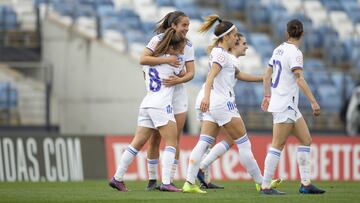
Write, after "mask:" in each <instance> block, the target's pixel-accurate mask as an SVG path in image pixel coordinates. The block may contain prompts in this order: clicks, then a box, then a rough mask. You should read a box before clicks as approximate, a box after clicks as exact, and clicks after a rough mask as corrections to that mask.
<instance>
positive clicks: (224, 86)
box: [183, 15, 262, 193]
mask: <svg viewBox="0 0 360 203" xmlns="http://www.w3.org/2000/svg"><path fill="white" fill-rule="evenodd" d="M216 21H218V22H219V24H218V25H216V27H215V31H214V34H215V38H216V41H215V43H214V44H213V45H212V46H210V47H209V52H210V58H209V59H210V70H209V73H208V76H207V79H206V82H205V84H204V85H203V87H202V89H201V90H200V92H199V94H198V97H197V100H196V108H197V110H198V119H199V120H200V121H202V123H201V134H200V138H199V141H198V143H197V144H196V146H195V147H194V149H193V151H192V152H191V154H190V160H189V165H188V170H187V176H186V182H185V184H184V186H183V192H189V193H206V191H203V190H201V189H200V188H199V187H198V186H197V185H195V178H196V174H197V173H198V171H199V165H200V160H201V157H202V156H203V155H204V153H205V151H206V150H207V149H208V148H209V146H211V144H212V143H213V141H214V139H215V137H216V136H217V133H218V129H219V128H220V126H224V128H225V130H226V131H227V133H228V134H229V135H230V137H231V138H232V139H233V140H234V142H235V143H236V145H237V147H238V150H239V155H240V159H241V160H242V163H243V164H244V165H246V168H247V169H248V172H249V173H250V175H251V176H252V177H253V178H254V179H260V178H262V177H261V173H260V169H259V167H258V166H257V163H256V161H255V160H254V157H253V154H252V151H251V143H250V141H249V139H248V137H247V135H246V130H245V126H244V123H243V121H242V119H241V117H240V115H239V112H238V110H237V108H236V104H235V95H234V89H233V87H234V84H235V80H236V78H235V69H236V68H235V66H234V62H233V58H232V57H231V53H229V52H228V50H229V49H233V48H234V47H235V44H236V42H237V29H236V27H235V25H233V23H231V22H229V21H223V20H221V19H220V18H219V16H217V15H212V16H207V17H206V21H205V23H204V24H203V25H202V26H201V28H200V32H205V31H208V30H209V29H210V28H211V27H212V25H213V24H214V23H215V22H216Z"/></svg>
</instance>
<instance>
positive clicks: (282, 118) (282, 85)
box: [260, 19, 325, 195]
mask: <svg viewBox="0 0 360 203" xmlns="http://www.w3.org/2000/svg"><path fill="white" fill-rule="evenodd" d="M287 35H288V39H287V41H286V42H284V43H282V44H281V45H280V46H278V47H277V48H275V50H274V52H273V55H272V57H271V59H270V61H269V67H268V68H267V70H266V72H265V76H264V82H263V83H264V98H263V101H262V104H261V108H262V109H263V110H264V111H268V112H272V114H273V123H274V125H273V139H272V144H271V148H270V149H269V150H268V153H267V156H266V158H265V169H264V179H263V182H262V184H261V190H260V193H261V194H267V195H279V194H285V193H284V192H280V191H277V190H275V189H273V188H270V181H271V178H272V177H273V175H274V172H275V169H276V167H277V165H278V162H279V159H280V155H281V151H282V149H283V148H284V145H285V143H286V140H287V138H288V136H289V135H290V133H291V132H292V131H293V132H294V135H295V137H296V138H297V139H298V140H299V142H300V146H299V147H298V151H297V162H298V165H299V171H300V177H301V186H300V189H299V192H300V193H303V194H322V193H324V192H325V191H324V190H322V189H319V188H317V187H316V186H315V185H313V184H311V181H310V145H311V136H310V132H309V129H308V127H307V125H306V123H305V120H304V118H303V117H302V115H301V113H300V111H299V108H298V102H299V88H300V89H301V91H302V92H303V93H304V94H305V96H306V97H307V99H308V100H309V101H310V103H311V108H312V110H313V115H314V116H319V115H320V106H319V104H318V103H317V101H316V99H315V97H314V95H313V94H312V92H311V90H310V88H309V86H308V84H307V82H306V81H305V79H304V74H303V55H302V53H301V51H300V50H299V46H300V43H301V38H302V36H303V35H304V29H303V24H302V23H301V22H300V21H299V20H297V19H295V20H291V21H289V22H288V23H287Z"/></svg>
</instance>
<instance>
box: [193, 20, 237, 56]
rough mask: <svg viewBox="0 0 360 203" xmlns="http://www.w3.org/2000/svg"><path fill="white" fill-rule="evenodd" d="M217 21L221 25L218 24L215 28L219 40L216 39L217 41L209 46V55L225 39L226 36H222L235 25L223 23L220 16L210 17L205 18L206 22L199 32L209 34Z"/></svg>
mask: <svg viewBox="0 0 360 203" xmlns="http://www.w3.org/2000/svg"><path fill="white" fill-rule="evenodd" d="M216 21H219V24H217V25H216V27H215V30H214V35H215V36H216V37H218V38H216V40H215V41H214V42H213V43H212V44H211V45H210V46H208V48H207V52H208V53H210V52H211V50H212V49H213V48H214V47H215V46H217V45H218V44H219V42H221V41H222V40H223V39H224V36H221V34H223V33H225V32H226V31H227V30H229V29H230V28H231V27H232V26H233V25H234V24H233V23H232V22H230V21H223V20H222V19H221V18H220V17H219V16H218V15H210V16H206V17H205V22H204V23H203V24H202V25H201V26H200V29H199V32H200V33H204V32H207V31H208V30H209V29H210V28H211V27H212V26H213V25H214V24H215V22H216ZM219 36H221V37H219ZM225 36H226V35H225Z"/></svg>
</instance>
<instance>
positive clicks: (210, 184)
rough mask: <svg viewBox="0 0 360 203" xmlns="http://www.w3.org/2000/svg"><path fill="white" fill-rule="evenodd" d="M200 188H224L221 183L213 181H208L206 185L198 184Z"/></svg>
mask: <svg viewBox="0 0 360 203" xmlns="http://www.w3.org/2000/svg"><path fill="white" fill-rule="evenodd" d="M200 188H201V189H225V187H224V186H222V185H216V184H214V183H208V184H207V185H203V184H202V183H201V184H200Z"/></svg>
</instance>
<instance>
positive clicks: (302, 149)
mask: <svg viewBox="0 0 360 203" xmlns="http://www.w3.org/2000/svg"><path fill="white" fill-rule="evenodd" d="M298 152H310V147H298Z"/></svg>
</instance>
